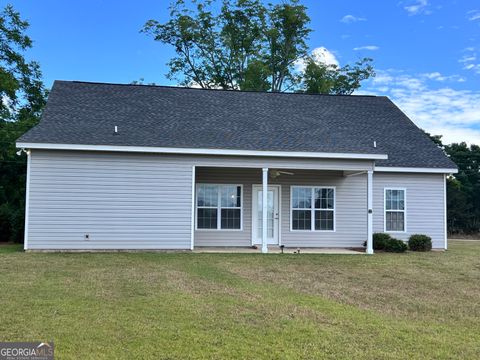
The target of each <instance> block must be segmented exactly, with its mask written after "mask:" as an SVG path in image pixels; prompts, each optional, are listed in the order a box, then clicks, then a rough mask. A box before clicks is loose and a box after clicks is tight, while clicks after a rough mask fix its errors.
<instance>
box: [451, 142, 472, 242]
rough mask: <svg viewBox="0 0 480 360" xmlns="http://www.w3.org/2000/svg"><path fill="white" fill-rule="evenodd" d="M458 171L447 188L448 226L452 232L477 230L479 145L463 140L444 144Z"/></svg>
mask: <svg viewBox="0 0 480 360" xmlns="http://www.w3.org/2000/svg"><path fill="white" fill-rule="evenodd" d="M445 151H446V152H447V154H449V156H450V158H451V159H452V160H453V161H454V162H455V163H456V164H457V166H458V173H457V174H455V177H454V178H453V179H451V180H450V181H449V186H448V187H447V191H448V196H449V197H450V198H449V204H450V206H451V208H450V209H449V213H448V215H449V216H448V218H449V219H448V221H449V228H450V229H451V231H453V232H460V233H480V146H478V145H470V146H468V145H467V144H466V143H465V142H462V143H459V144H451V145H446V146H445Z"/></svg>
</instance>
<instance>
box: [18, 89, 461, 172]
mask: <svg viewBox="0 0 480 360" xmlns="http://www.w3.org/2000/svg"><path fill="white" fill-rule="evenodd" d="M114 126H118V130H119V133H118V134H116V135H115V134H114V131H113V129H114ZM18 141H19V142H32V143H55V144H86V145H126V146H156V147H181V148H209V149H237V150H264V151H307V152H339V153H361V154H387V155H388V157H389V158H388V160H381V161H377V162H376V164H377V166H401V167H433V168H455V167H456V166H455V165H454V163H453V162H452V161H451V160H450V159H449V158H448V157H447V156H445V155H444V153H443V151H442V150H440V149H439V148H438V147H437V146H436V145H435V144H434V143H433V142H431V141H430V139H429V138H428V137H427V136H426V135H424V134H423V132H422V131H421V130H420V129H419V128H417V126H415V124H414V123H413V122H412V121H411V120H410V119H409V118H408V117H407V116H406V115H405V114H404V113H403V112H402V111H401V110H400V109H399V108H397V107H396V106H395V104H393V103H392V102H391V101H390V100H389V99H388V98H387V97H383V96H332V95H304V94H285V93H261V92H242V91H221V90H200V89H187V88H177V87H164V86H147V85H121V84H103V83H85V82H75V81H56V82H55V83H54V86H53V88H52V91H51V93H50V96H49V99H48V103H47V106H46V108H45V111H44V113H43V116H42V120H41V122H40V124H39V125H37V126H36V127H35V128H33V129H32V130H30V131H29V132H27V133H26V134H25V135H23V136H22V137H21V138H20V139H19V140H18ZM373 141H376V142H377V147H376V148H375V147H374V146H373Z"/></svg>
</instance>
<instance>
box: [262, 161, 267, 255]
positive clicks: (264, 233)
mask: <svg viewBox="0 0 480 360" xmlns="http://www.w3.org/2000/svg"><path fill="white" fill-rule="evenodd" d="M262 175H263V176H262V253H264V254H265V253H267V252H268V247H267V210H268V209H267V201H268V168H263V169H262Z"/></svg>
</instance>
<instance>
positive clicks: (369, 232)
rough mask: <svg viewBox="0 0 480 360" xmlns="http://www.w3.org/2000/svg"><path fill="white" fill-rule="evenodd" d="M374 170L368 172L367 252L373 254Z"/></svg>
mask: <svg viewBox="0 0 480 360" xmlns="http://www.w3.org/2000/svg"><path fill="white" fill-rule="evenodd" d="M372 192H373V171H372V170H369V171H368V172H367V254H373V193H372Z"/></svg>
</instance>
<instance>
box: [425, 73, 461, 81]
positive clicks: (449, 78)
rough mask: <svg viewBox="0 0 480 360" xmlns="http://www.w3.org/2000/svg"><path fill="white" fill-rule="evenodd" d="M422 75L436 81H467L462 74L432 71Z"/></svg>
mask: <svg viewBox="0 0 480 360" xmlns="http://www.w3.org/2000/svg"><path fill="white" fill-rule="evenodd" d="M420 76H421V77H423V78H425V79H429V80H435V81H456V82H465V78H463V77H461V76H460V75H448V76H447V75H442V74H440V73H439V72H438V71H435V72H431V73H423V74H420Z"/></svg>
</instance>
